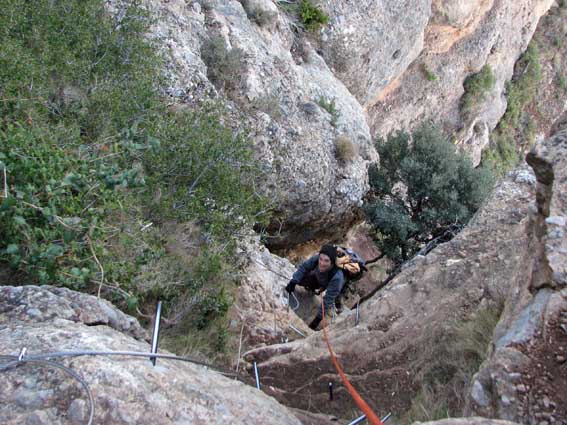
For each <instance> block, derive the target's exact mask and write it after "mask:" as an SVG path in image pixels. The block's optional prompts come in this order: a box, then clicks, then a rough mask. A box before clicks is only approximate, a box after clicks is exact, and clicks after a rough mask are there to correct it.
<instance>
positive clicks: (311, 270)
mask: <svg viewBox="0 0 567 425" xmlns="http://www.w3.org/2000/svg"><path fill="white" fill-rule="evenodd" d="M336 259H337V248H336V247H334V246H333V245H323V247H322V248H321V250H320V251H319V253H318V254H315V255H313V256H312V257H311V258H309V259H308V260H306V261H304V262H303V263H302V264H301V265H300V266H299V267H298V268H297V270H296V271H295V273H294V274H293V277H292V278H291V280H290V281H289V283H288V284H287V286H286V287H285V290H286V291H287V292H289V293H290V294H291V293H292V292H293V291H294V290H295V287H296V286H297V285H299V286H303V287H305V288H307V289H308V290H310V291H314V292H315V293H317V294H320V293H321V292H323V291H326V292H325V296H324V297H323V302H324V303H325V312H329V311H331V307H332V306H333V305H336V307H337V310H339V311H340V309H341V300H340V298H341V297H340V294H341V291H342V289H343V287H344V285H345V281H346V279H345V275H344V272H343V270H341V269H339V268H338V267H337V266H336V264H335V262H336ZM322 318H323V314H322V308H319V311H318V312H317V315H316V316H315V318H314V319H313V320H312V321H311V323H310V324H309V327H310V328H311V329H313V330H316V329H317V326H319V323H320V322H321V320H322Z"/></svg>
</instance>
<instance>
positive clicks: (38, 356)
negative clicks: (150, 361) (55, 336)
mask: <svg viewBox="0 0 567 425" xmlns="http://www.w3.org/2000/svg"><path fill="white" fill-rule="evenodd" d="M79 356H130V357H157V358H162V359H170V360H179V361H183V362H188V363H195V364H198V365H200V366H205V367H207V368H210V369H213V370H216V371H217V372H220V373H222V374H223V375H227V376H235V375H236V374H235V373H234V372H232V371H228V370H226V369H222V368H218V367H215V366H212V365H210V364H208V363H205V362H202V361H200V360H197V359H194V358H191V357H181V356H176V355H174V354H162V353H144V352H139V351H91V350H80V351H56V352H52V353H42V354H30V355H27V356H25V359H26V360H43V359H53V358H57V357H79Z"/></svg>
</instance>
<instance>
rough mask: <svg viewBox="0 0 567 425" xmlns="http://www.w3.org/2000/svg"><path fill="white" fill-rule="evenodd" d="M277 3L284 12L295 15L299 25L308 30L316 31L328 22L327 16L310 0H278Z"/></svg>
mask: <svg viewBox="0 0 567 425" xmlns="http://www.w3.org/2000/svg"><path fill="white" fill-rule="evenodd" d="M277 5H278V7H280V8H281V9H282V10H284V11H285V12H287V13H289V14H291V15H295V16H296V17H297V18H298V19H299V22H300V23H301V26H302V27H303V28H305V29H307V30H308V31H312V32H316V31H318V30H319V29H320V28H321V27H322V26H324V25H327V24H328V23H329V16H328V15H327V14H326V13H325V12H324V11H323V9H321V8H320V7H319V6H317V5H316V4H315V3H313V2H312V1H311V0H299V1H296V2H290V1H278V2H277Z"/></svg>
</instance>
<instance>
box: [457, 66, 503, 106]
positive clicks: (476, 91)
mask: <svg viewBox="0 0 567 425" xmlns="http://www.w3.org/2000/svg"><path fill="white" fill-rule="evenodd" d="M494 84H496V78H495V77H494V73H493V72H492V68H491V67H490V65H488V64H486V65H484V66H483V67H482V69H481V70H480V72H478V73H476V74H472V75H469V76H468V77H467V78H466V79H465V82H464V89H465V93H464V94H463V97H462V98H461V110H462V111H463V112H464V113H465V114H468V113H470V112H471V111H472V110H474V109H475V108H476V107H477V106H478V105H480V104H481V103H482V102H483V101H484V100H485V99H486V95H487V94H488V93H490V90H492V88H493V87H494Z"/></svg>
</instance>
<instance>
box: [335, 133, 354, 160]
mask: <svg viewBox="0 0 567 425" xmlns="http://www.w3.org/2000/svg"><path fill="white" fill-rule="evenodd" d="M335 155H336V157H337V159H338V160H339V161H342V162H349V161H352V160H353V159H354V158H355V157H356V147H355V146H354V143H352V140H351V139H350V137H348V136H346V135H344V134H343V135H341V136H338V137H337V138H336V139H335Z"/></svg>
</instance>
